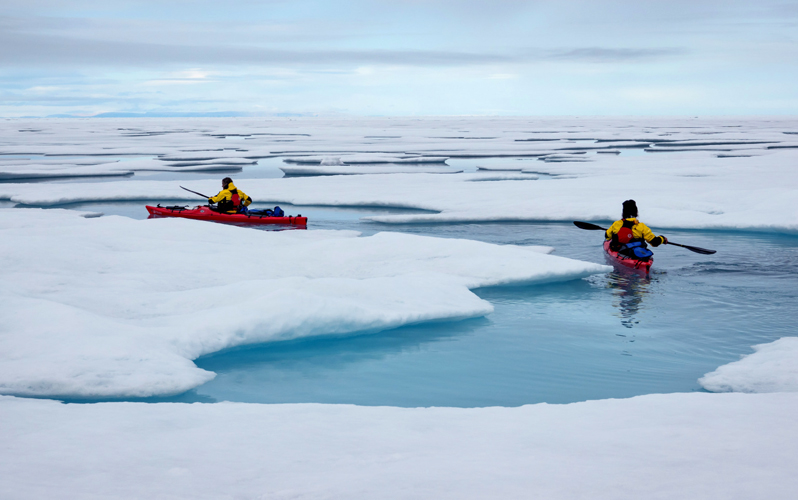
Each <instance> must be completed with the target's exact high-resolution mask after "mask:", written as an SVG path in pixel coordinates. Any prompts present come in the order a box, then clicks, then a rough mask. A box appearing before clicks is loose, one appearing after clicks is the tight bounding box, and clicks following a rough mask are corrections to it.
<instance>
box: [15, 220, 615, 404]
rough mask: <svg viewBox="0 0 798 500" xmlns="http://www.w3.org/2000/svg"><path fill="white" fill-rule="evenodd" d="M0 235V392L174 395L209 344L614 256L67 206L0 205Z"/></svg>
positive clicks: (399, 320)
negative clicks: (581, 257) (108, 213)
mask: <svg viewBox="0 0 798 500" xmlns="http://www.w3.org/2000/svg"><path fill="white" fill-rule="evenodd" d="M0 234H1V235H2V237H0V248H1V249H2V255H3V257H4V263H5V264H4V266H3V269H2V271H0V273H1V274H2V277H3V282H5V283H14V286H13V287H4V289H3V290H2V291H0V298H1V302H2V303H3V306H4V310H5V311H6V312H5V314H4V321H3V324H2V326H0V332H2V336H1V337H0V392H2V393H4V394H16V395H27V396H72V397H122V396H151V395H159V394H176V393H180V392H183V391H186V390H188V389H190V388H192V387H195V386H197V385H199V384H202V383H204V382H206V381H207V380H209V379H210V378H211V377H213V374H212V373H209V372H206V371H203V370H200V369H198V368H197V367H196V366H194V364H193V363H192V362H191V360H193V359H195V358H197V357H199V356H201V355H203V354H208V353H211V352H215V351H218V350H221V349H225V348H229V347H233V346H237V345H242V344H247V343H255V342H266V341H273V340H285V339H291V338H297V337H304V336H312V335H331V334H339V335H340V334H349V333H354V332H375V331H379V330H385V329H389V328H396V327H399V326H402V325H406V324H411V323H418V322H424V321H433V320H455V319H463V318H469V317H475V316H480V315H484V314H487V313H488V312H490V311H491V310H492V306H491V305H490V304H489V303H488V302H486V301H484V300H482V299H479V298H478V297H477V296H476V295H474V294H473V293H471V292H470V290H469V289H471V288H477V287H484V286H491V285H512V284H530V283H545V282H551V281H560V280H572V279H579V278H582V277H585V276H588V275H590V274H594V273H601V272H606V270H607V269H609V268H608V267H607V266H603V265H598V264H592V263H587V262H581V261H576V260H571V259H566V258H562V257H556V256H552V255H548V254H547V253H548V252H550V251H551V248H545V247H519V246H510V245H505V246H498V245H491V244H487V243H482V242H477V241H470V240H454V239H439V238H430V237H422V236H413V235H407V234H399V233H380V234H377V235H374V236H371V237H367V238H359V237H357V236H358V234H357V233H355V232H351V231H349V232H346V231H333V232H329V231H283V232H266V231H256V230H252V229H250V228H239V227H233V226H226V225H219V224H209V223H207V222H201V221H191V220H185V219H153V220H141V221H136V220H131V219H128V218H125V217H116V216H114V217H101V218H90V219H86V218H83V217H80V216H79V214H78V213H77V212H74V211H66V210H42V209H28V210H20V209H0Z"/></svg>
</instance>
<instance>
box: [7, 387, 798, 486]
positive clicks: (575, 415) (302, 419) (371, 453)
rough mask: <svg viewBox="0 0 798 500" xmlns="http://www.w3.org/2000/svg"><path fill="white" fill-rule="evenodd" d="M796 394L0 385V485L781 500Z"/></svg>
mask: <svg viewBox="0 0 798 500" xmlns="http://www.w3.org/2000/svg"><path fill="white" fill-rule="evenodd" d="M796 412H798V394H795V393H792V394H789V393H785V394H702V393H693V394H655V395H648V396H639V397H636V398H631V399H609V400H601V401H588V402H583V403H573V404H568V405H547V404H538V405H530V406H522V407H516V408H501V407H494V408H469V409H463V408H391V407H363V406H351V405H319V404H294V405H256V404H242V403H218V404H173V403H172V404H169V403H165V404H143V403H101V404H91V405H79V404H69V405H64V404H59V403H57V402H54V401H41V400H26V399H19V398H11V397H0V418H1V419H2V422H3V425H1V426H0V448H2V450H3V453H2V454H0V472H2V477H3V480H2V481H0V497H3V498H14V499H19V500H25V499H36V500H39V499H41V498H59V497H64V496H68V497H70V498H81V499H86V500H90V499H105V498H120V499H126V498H130V499H139V498H192V499H217V498H315V499H340V498H346V499H373V498H384V499H407V498H435V499H458V500H463V499H486V498H546V499H558V500H576V499H585V498H608V499H613V500H640V499H662V500H666V499H667V500H670V499H675V498H688V499H691V500H710V499H713V500H714V499H724V500H727V499H728V500H737V499H739V500H743V499H746V500H747V499H752V498H766V499H768V500H792V499H793V498H795V492H796V491H798V475H796V474H795V450H796V447H798V420H796V418H795V414H796Z"/></svg>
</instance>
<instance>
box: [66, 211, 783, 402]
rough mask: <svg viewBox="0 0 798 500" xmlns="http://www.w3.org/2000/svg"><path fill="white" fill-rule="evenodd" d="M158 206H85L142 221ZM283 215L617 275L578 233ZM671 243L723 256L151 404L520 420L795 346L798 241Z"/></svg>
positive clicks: (220, 360) (242, 354)
mask: <svg viewBox="0 0 798 500" xmlns="http://www.w3.org/2000/svg"><path fill="white" fill-rule="evenodd" d="M143 205H144V203H141V202H135V203H102V204H93V203H88V204H78V205H72V206H71V207H70V208H76V209H81V210H88V211H101V212H105V213H106V214H118V215H125V216H129V217H134V218H139V219H143V218H146V216H147V213H146V210H145V209H144V207H143ZM265 206H266V205H263V206H257V207H256V208H264V207H265ZM282 206H283V208H284V209H285V210H286V212H287V213H294V214H295V213H302V214H303V215H306V216H308V217H309V220H310V221H311V222H310V224H309V226H308V230H313V229H355V230H358V231H361V232H362V233H363V234H364V235H370V234H374V233H376V232H379V231H401V232H407V233H413V234H424V235H431V236H438V237H445V238H468V239H475V240H481V241H487V242H491V243H497V244H516V245H547V246H553V247H555V248H556V251H555V254H557V255H561V256H565V257H571V258H575V259H582V260H587V261H593V262H599V263H605V258H604V254H603V250H602V249H601V246H600V243H601V234H600V233H598V232H591V231H582V230H579V229H577V228H575V227H574V226H573V225H572V224H564V223H493V224H418V225H413V224H405V225H384V224H377V223H372V222H366V221H362V220H361V219H360V218H361V217H362V216H364V215H375V214H386V213H399V212H403V211H402V210H393V209H371V208H361V209H354V208H331V207H293V206H290V205H282ZM655 229H656V228H655ZM663 232H664V234H665V235H667V236H668V237H669V238H670V239H671V240H673V241H677V242H679V243H684V244H690V245H697V246H701V247H705V248H714V249H716V250H718V253H717V254H714V255H711V256H705V255H698V254H694V253H691V252H689V251H687V250H685V249H681V248H678V247H673V246H665V247H660V248H658V249H655V262H654V266H653V268H652V272H651V275H650V276H649V277H646V276H644V275H641V274H639V273H637V272H635V271H632V270H627V269H618V270H616V271H614V272H611V273H608V274H606V275H599V276H592V277H590V278H588V279H584V280H578V281H572V282H566V283H553V284H547V285H540V286H530V287H497V288H484V289H479V290H475V293H477V295H479V296H480V297H482V298H484V299H485V300H488V301H490V302H491V303H493V304H494V306H495V312H494V313H492V314H490V315H489V316H487V317H485V318H478V319H472V320H467V321H460V322H444V323H430V324H423V325H415V326H408V327H403V328H399V329H396V330H392V331H387V332H381V333H377V334H373V335H364V336H353V337H344V338H315V339H305V340H297V341H290V342H279V343H271V344H265V345H260V346H250V347H246V348H238V349H233V350H229V351H226V352H222V353H217V354H215V355H211V356H206V357H204V358H201V359H199V360H197V361H196V363H197V365H198V366H200V367H201V368H204V369H207V370H212V371H214V372H216V373H217V374H218V376H217V377H216V379H214V380H213V381H211V382H209V383H207V384H205V385H203V386H201V387H199V388H197V389H196V390H194V391H190V392H188V393H186V394H182V395H179V396H176V397H173V398H167V399H150V400H149V401H164V400H168V401H222V400H231V401H246V402H262V403H284V402H321V403H354V404H361V405H396V406H490V405H502V406H515V405H522V404H528V403H537V402H549V403H567V402H573V401H581V400H586V399H599V398H610V397H630V396H635V395H640V394H648V393H657V392H684V391H697V390H701V388H700V386H699V385H698V384H697V382H696V380H697V379H698V378H699V377H701V376H702V375H703V374H704V373H706V372H709V371H712V370H714V369H715V368H716V367H718V366H719V365H722V364H725V363H728V362H730V361H734V360H736V359H739V356H740V355H742V354H748V353H750V352H751V349H750V346H751V345H754V344H758V343H763V342H770V341H773V340H775V339H778V338H780V337H783V336H789V335H794V331H795V327H794V324H795V320H794V317H793V316H794V312H795V311H796V310H798V308H796V305H798V304H797V302H798V301H796V294H798V266H796V263H798V237H794V236H784V235H775V234H763V233H753V232H751V233H745V232H724V231H716V232H702V231H663ZM657 233H659V231H657Z"/></svg>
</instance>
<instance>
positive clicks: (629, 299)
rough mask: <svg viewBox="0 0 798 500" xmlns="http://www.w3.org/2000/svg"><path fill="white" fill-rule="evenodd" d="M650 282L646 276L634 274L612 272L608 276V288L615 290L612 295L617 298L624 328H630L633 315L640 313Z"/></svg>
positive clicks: (632, 322) (617, 305) (633, 321)
mask: <svg viewBox="0 0 798 500" xmlns="http://www.w3.org/2000/svg"><path fill="white" fill-rule="evenodd" d="M650 284H651V280H650V279H649V277H648V275H640V274H638V273H634V272H629V271H627V272H618V271H615V272H612V273H610V274H609V282H608V284H607V287H608V288H612V289H613V290H616V291H615V292H614V295H615V296H616V297H617V298H618V303H617V304H616V307H618V308H619V309H620V310H621V311H620V313H621V314H620V316H621V324H622V325H623V326H625V327H626V328H632V326H633V324H634V323H637V321H635V320H634V317H635V315H636V314H637V313H638V312H639V311H640V307H641V306H642V304H643V298H644V297H645V296H646V294H647V293H649V290H648V286H649V285H650Z"/></svg>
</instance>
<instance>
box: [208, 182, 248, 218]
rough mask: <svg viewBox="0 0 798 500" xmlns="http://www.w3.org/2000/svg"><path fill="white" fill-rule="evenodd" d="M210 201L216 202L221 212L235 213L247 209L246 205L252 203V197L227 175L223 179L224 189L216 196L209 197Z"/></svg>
mask: <svg viewBox="0 0 798 500" xmlns="http://www.w3.org/2000/svg"><path fill="white" fill-rule="evenodd" d="M208 203H209V204H213V203H216V210H217V211H219V212H222V213H228V214H235V213H238V212H241V211H242V210H246V208H245V207H247V206H249V205H250V203H252V198H250V197H249V196H247V195H246V194H245V193H244V192H243V191H241V190H240V189H238V188H237V187H236V185H235V184H233V179H231V178H229V177H225V178H224V179H222V190H221V191H219V193H218V194H217V195H216V196H214V197H212V198H208Z"/></svg>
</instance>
